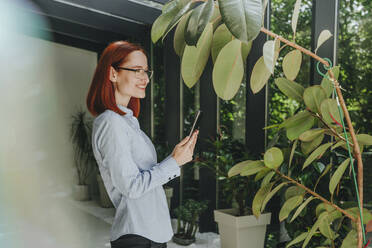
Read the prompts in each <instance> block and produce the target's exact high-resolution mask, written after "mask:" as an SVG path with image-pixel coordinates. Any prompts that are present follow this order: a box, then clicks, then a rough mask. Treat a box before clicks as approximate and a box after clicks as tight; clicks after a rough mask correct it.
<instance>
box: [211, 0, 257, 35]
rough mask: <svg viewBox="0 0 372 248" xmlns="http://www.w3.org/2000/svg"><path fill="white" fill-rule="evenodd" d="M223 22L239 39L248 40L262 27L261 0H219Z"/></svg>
mask: <svg viewBox="0 0 372 248" xmlns="http://www.w3.org/2000/svg"><path fill="white" fill-rule="evenodd" d="M218 4H219V7H220V12H221V16H222V20H223V22H224V23H225V24H226V26H227V28H228V29H229V30H230V32H231V33H232V34H233V35H234V36H235V37H236V38H238V39H239V40H241V41H243V42H248V41H251V40H253V39H254V38H256V37H257V35H258V34H259V32H260V29H261V20H262V1H261V0H218Z"/></svg>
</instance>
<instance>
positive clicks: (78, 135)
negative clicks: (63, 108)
mask: <svg viewBox="0 0 372 248" xmlns="http://www.w3.org/2000/svg"><path fill="white" fill-rule="evenodd" d="M90 122H91V121H90V120H89V119H88V118H87V117H86V115H85V112H84V111H82V110H78V111H77V112H76V113H75V114H73V115H72V122H71V128H70V138H71V141H72V144H73V150H74V165H75V169H76V175H77V185H74V188H73V197H74V198H75V199H76V200H79V201H86V200H89V199H90V195H89V190H88V185H87V178H88V177H89V175H90V173H91V172H92V170H93V160H94V157H93V154H92V152H91V149H92V148H91V142H90V139H91V137H90V134H91V125H90Z"/></svg>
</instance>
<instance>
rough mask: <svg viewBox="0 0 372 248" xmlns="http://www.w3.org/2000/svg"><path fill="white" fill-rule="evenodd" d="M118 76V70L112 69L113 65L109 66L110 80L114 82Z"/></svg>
mask: <svg viewBox="0 0 372 248" xmlns="http://www.w3.org/2000/svg"><path fill="white" fill-rule="evenodd" d="M117 77H118V72H117V71H116V70H115V69H114V67H112V66H110V81H111V82H116V79H117Z"/></svg>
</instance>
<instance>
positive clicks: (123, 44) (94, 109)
mask: <svg viewBox="0 0 372 248" xmlns="http://www.w3.org/2000/svg"><path fill="white" fill-rule="evenodd" d="M133 51H141V52H143V53H144V54H145V55H146V52H145V50H144V49H143V48H142V47H141V46H140V45H137V44H133V43H130V42H127V41H116V42H113V43H111V44H110V45H108V46H107V47H106V48H105V50H104V51H103V53H102V56H101V58H100V59H99V61H98V64H97V67H96V71H95V73H94V76H93V79H92V83H91V85H90V88H89V92H88V96H87V106H88V110H89V112H90V113H91V114H92V115H93V116H97V115H99V114H101V113H103V112H104V111H105V110H106V109H110V110H112V111H114V112H116V113H118V114H120V115H125V114H126V113H125V112H123V111H122V110H120V109H119V107H118V106H117V105H116V101H115V89H114V86H113V84H112V83H111V81H110V67H111V66H112V67H116V66H119V65H120V64H121V63H123V62H124V61H125V59H126V57H127V56H128V54H130V53H131V52H133ZM128 108H130V109H131V110H132V111H133V115H134V116H136V117H138V116H139V113H140V100H139V99H138V98H135V97H131V99H130V100H129V103H128Z"/></svg>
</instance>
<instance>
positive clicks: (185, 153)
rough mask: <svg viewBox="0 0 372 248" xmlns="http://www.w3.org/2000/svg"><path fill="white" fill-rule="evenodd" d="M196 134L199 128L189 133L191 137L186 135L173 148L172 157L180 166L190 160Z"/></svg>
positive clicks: (196, 137)
mask: <svg viewBox="0 0 372 248" xmlns="http://www.w3.org/2000/svg"><path fill="white" fill-rule="evenodd" d="M198 134H199V130H195V131H194V133H193V134H192V135H191V138H190V137H189V136H187V137H186V138H184V139H183V140H181V142H180V143H178V144H177V145H176V147H175V148H174V149H173V152H172V157H173V158H174V159H175V160H176V162H177V164H178V165H179V166H182V165H184V164H186V163H188V162H190V161H191V160H192V156H193V154H194V148H195V144H196V141H197V139H198Z"/></svg>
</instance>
